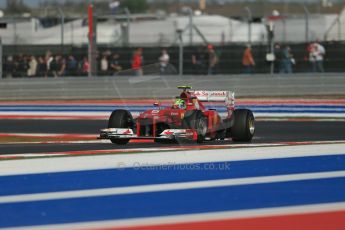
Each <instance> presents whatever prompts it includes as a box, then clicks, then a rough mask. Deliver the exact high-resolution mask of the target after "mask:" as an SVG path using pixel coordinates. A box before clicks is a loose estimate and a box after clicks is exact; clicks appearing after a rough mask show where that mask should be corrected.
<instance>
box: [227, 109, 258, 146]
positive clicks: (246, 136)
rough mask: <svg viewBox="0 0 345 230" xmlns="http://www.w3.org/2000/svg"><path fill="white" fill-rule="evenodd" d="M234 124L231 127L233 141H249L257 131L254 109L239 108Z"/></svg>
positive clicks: (236, 111) (235, 113)
mask: <svg viewBox="0 0 345 230" xmlns="http://www.w3.org/2000/svg"><path fill="white" fill-rule="evenodd" d="M233 116H234V124H233V126H232V127H231V137H232V140H233V141H241V142H249V141H251V140H252V138H253V136H254V133H255V118H254V115H253V113H252V111H250V110H248V109H237V110H235V111H234V114H233Z"/></svg>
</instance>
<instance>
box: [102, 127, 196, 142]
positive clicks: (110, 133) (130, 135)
mask: <svg viewBox="0 0 345 230" xmlns="http://www.w3.org/2000/svg"><path fill="white" fill-rule="evenodd" d="M98 139H165V140H176V139H186V140H197V132H196V131H195V130H192V129H166V130H164V131H163V132H162V133H161V134H159V135H158V136H141V135H140V136H138V135H137V134H135V133H134V131H133V130H132V129H121V128H109V129H102V130H101V132H100V135H99V137H98Z"/></svg>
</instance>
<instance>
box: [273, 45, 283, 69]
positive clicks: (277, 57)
mask: <svg viewBox="0 0 345 230" xmlns="http://www.w3.org/2000/svg"><path fill="white" fill-rule="evenodd" d="M281 69H282V50H281V46H280V44H278V43H277V44H275V45H274V72H275V73H279V72H280V70H281Z"/></svg>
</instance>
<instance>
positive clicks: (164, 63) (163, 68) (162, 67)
mask: <svg viewBox="0 0 345 230" xmlns="http://www.w3.org/2000/svg"><path fill="white" fill-rule="evenodd" d="M169 61H170V56H169V54H168V51H167V50H166V49H162V54H161V56H160V57H159V71H160V74H162V75H164V74H167V68H168V65H169Z"/></svg>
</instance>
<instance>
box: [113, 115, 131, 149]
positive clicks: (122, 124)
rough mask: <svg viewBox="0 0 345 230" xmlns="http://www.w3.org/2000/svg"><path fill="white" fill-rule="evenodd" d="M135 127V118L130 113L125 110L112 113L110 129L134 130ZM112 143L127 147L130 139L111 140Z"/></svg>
mask: <svg viewBox="0 0 345 230" xmlns="http://www.w3.org/2000/svg"><path fill="white" fill-rule="evenodd" d="M132 127H133V117H132V115H131V113H130V112H128V111H127V110H123V109H118V110H115V111H113V112H112V114H111V116H110V118H109V121H108V128H132ZM110 140H111V142H112V143H114V144H118V145H125V144H127V143H128V142H129V140H130V139H127V138H126V139H118V138H111V139H110Z"/></svg>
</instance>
